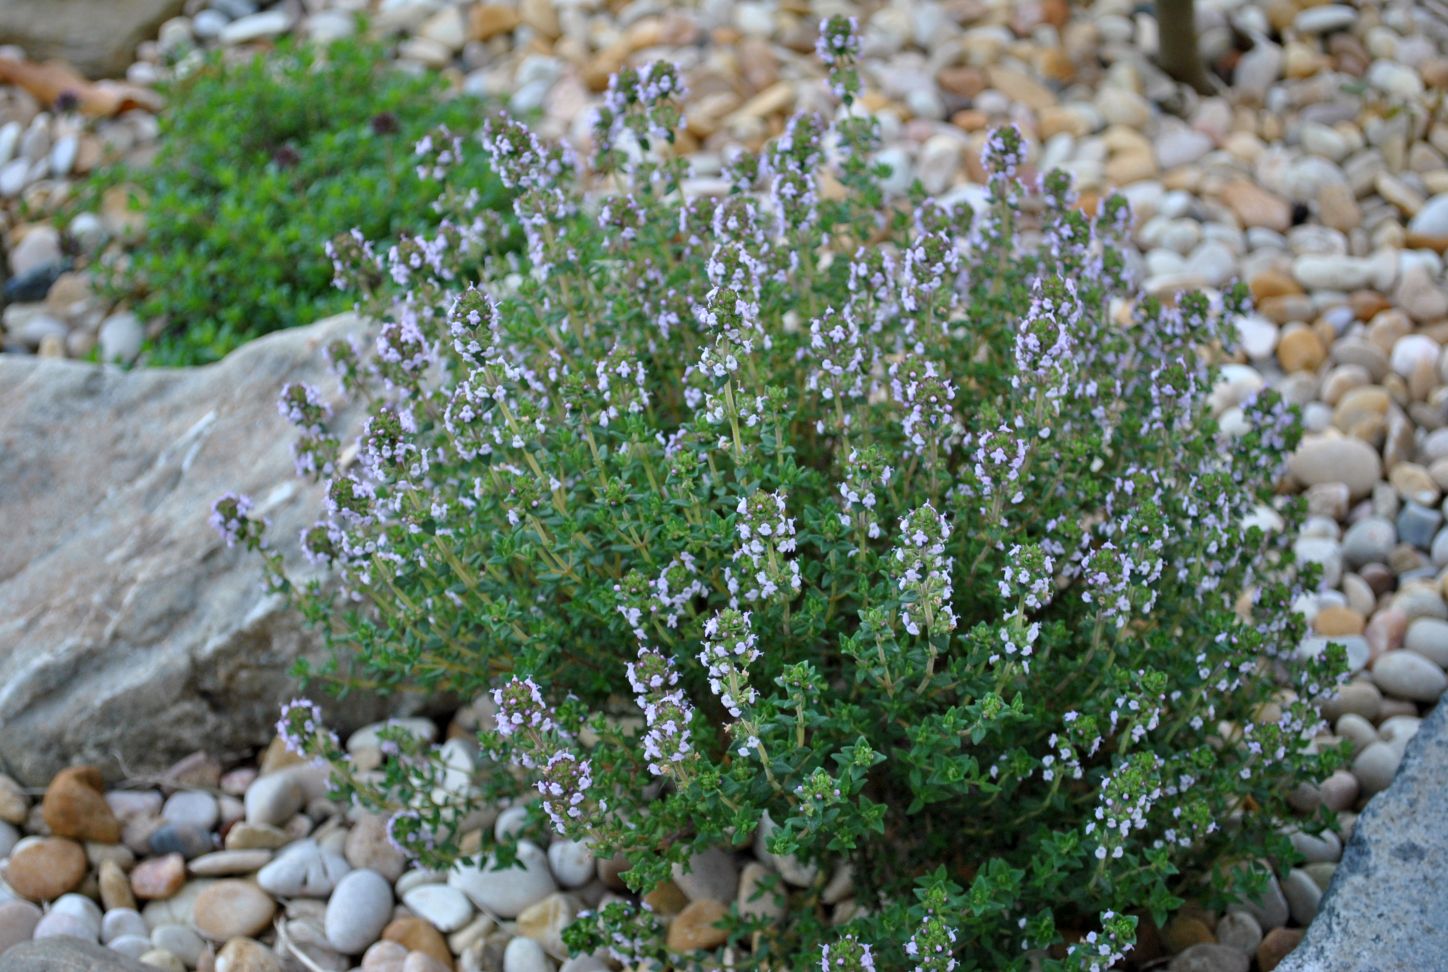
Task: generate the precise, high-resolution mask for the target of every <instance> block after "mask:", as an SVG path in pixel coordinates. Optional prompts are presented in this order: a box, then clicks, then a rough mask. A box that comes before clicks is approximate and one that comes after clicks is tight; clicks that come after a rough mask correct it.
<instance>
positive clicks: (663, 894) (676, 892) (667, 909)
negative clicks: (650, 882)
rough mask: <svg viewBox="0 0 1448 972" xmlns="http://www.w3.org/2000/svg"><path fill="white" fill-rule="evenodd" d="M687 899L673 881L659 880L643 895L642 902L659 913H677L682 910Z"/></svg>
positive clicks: (687, 901)
mask: <svg viewBox="0 0 1448 972" xmlns="http://www.w3.org/2000/svg"><path fill="white" fill-rule="evenodd" d="M688 903H689V899H688V897H687V896H685V894H684V892H683V891H681V890H680V889H679V886H678V885H677V884H675V883H674V882H673V881H661V882H660V883H659V884H658V886H657V887H655V888H654V889H653V890H652V891H650V892H649V893H648V894H646V895H644V904H646V905H648V906H649V908H650V909H651V910H652V911H653V912H654V913H655V914H660V915H677V914H678V913H679V912H681V911H683V910H684V906H685V905H687V904H688Z"/></svg>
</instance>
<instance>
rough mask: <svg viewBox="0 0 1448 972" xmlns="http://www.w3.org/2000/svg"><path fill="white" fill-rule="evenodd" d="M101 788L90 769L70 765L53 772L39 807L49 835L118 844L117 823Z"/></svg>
mask: <svg viewBox="0 0 1448 972" xmlns="http://www.w3.org/2000/svg"><path fill="white" fill-rule="evenodd" d="M104 785H105V784H104V782H103V781H102V780H101V771H100V770H99V769H97V768H96V767H94V766H72V767H71V768H69V769H63V770H61V771H60V772H59V773H57V774H56V775H55V779H53V780H51V781H50V786H48V787H46V790H45V799H44V800H43V801H42V802H41V805H40V806H41V812H42V813H43V814H44V816H45V825H46V826H47V827H49V828H50V832H51V833H52V834H54V835H55V836H57V837H72V838H74V839H76V840H93V841H95V842H96V843H99V844H114V843H116V842H117V841H119V840H120V839H121V822H120V821H119V820H117V819H116V815H115V814H114V813H112V812H111V808H110V805H109V804H107V803H106V797H105V793H104V792H103V787H104Z"/></svg>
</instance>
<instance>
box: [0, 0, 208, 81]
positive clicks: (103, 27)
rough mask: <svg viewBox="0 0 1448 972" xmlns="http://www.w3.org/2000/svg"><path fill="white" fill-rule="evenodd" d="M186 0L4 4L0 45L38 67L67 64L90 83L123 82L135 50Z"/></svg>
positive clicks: (14, 0) (7, 0) (18, 0)
mask: <svg viewBox="0 0 1448 972" xmlns="http://www.w3.org/2000/svg"><path fill="white" fill-rule="evenodd" d="M185 5H186V3H185V0H4V2H3V3H0V44H18V45H19V46H20V47H22V48H23V49H24V50H25V53H26V54H28V55H30V57H31V58H33V59H34V60H37V61H42V60H49V59H51V58H59V59H61V60H62V61H69V62H70V63H71V64H73V65H74V66H75V67H77V68H79V69H80V70H81V71H83V72H85V73H86V74H87V75H89V76H90V77H92V78H117V77H124V76H125V73H126V68H128V67H130V66H131V63H132V62H133V61H134V60H135V59H136V45H137V44H139V43H141V41H143V40H148V39H150V38H152V37H155V36H156V28H158V27H160V26H161V22H162V21H164V20H166V19H167V18H169V17H174V16H176V15H177V14H179V13H180V12H181V8H182V7H184V6H185Z"/></svg>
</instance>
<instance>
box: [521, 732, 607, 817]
mask: <svg viewBox="0 0 1448 972" xmlns="http://www.w3.org/2000/svg"><path fill="white" fill-rule="evenodd" d="M535 786H536V787H537V788H538V792H539V793H541V794H542V795H543V800H542V803H543V809H544V811H546V812H547V814H548V819H549V820H551V821H553V829H554V830H556V831H558V833H560V834H563V835H565V836H566V835H567V834H568V832H569V828H570V826H571V825H576V824H577V823H578V822H579V821H581V820H582V819H583V818H584V816H585V809H586V808H587V809H589V810H594V809H596V810H598V811H603V810H607V809H608V806H607V804H605V803H604V802H603V801H602V800H600V801H598V803H597V806H596V808H590V807H588V800H589V797H588V791H589V789H590V788H591V787H592V786H593V764H592V763H591V762H589V761H588V760H586V759H579V758H578V757H577V756H575V755H573V753H571V752H568V751H567V750H559V751H558V752H556V753H554V754H553V755H552V756H550V757H549V758H548V762H546V763H544V764H543V771H542V778H541V779H539V780H538V781H537V783H536V784H535Z"/></svg>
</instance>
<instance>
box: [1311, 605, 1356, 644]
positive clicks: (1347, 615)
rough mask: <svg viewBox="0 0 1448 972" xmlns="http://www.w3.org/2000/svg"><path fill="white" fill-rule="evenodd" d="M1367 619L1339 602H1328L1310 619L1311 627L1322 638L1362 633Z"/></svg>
mask: <svg viewBox="0 0 1448 972" xmlns="http://www.w3.org/2000/svg"><path fill="white" fill-rule="evenodd" d="M1365 624H1367V621H1366V620H1365V619H1364V618H1363V616H1362V615H1361V614H1359V613H1358V612H1356V611H1354V610H1353V609H1352V608H1350V607H1343V606H1342V605H1340V604H1329V605H1328V606H1327V607H1325V608H1323V609H1322V610H1321V611H1318V612H1317V617H1315V618H1313V619H1312V628H1313V630H1314V631H1316V632H1317V633H1318V634H1320V635H1322V636H1323V637H1324V638H1332V637H1335V636H1341V635H1360V634H1362V633H1363V626H1364V625H1365Z"/></svg>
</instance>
